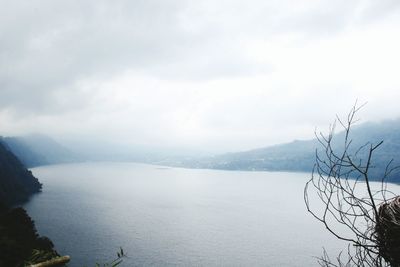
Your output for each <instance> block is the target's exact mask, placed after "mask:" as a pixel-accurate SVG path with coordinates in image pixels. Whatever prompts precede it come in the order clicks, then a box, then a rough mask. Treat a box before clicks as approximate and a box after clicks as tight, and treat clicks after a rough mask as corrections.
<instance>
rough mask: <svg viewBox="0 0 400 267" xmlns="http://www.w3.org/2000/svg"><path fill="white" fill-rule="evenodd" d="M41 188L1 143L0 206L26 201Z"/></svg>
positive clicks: (36, 180)
mask: <svg viewBox="0 0 400 267" xmlns="http://www.w3.org/2000/svg"><path fill="white" fill-rule="evenodd" d="M41 188H42V185H41V184H40V183H39V181H38V179H36V178H35V177H34V176H33V175H32V173H31V172H30V171H29V170H27V169H26V168H25V167H24V165H23V164H22V163H21V162H20V161H19V159H18V158H17V157H16V156H14V154H13V153H12V152H11V151H10V150H9V148H7V147H6V146H4V144H2V143H0V204H2V205H3V206H10V205H14V204H17V203H20V202H23V201H26V200H27V199H28V198H29V196H30V195H31V194H33V193H36V192H39V191H40V190H41Z"/></svg>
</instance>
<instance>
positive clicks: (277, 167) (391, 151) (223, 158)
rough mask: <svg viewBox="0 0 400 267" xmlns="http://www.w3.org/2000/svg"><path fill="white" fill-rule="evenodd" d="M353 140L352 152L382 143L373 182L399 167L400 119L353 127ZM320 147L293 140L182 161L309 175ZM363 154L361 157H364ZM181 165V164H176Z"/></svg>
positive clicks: (399, 177)
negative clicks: (371, 144)
mask: <svg viewBox="0 0 400 267" xmlns="http://www.w3.org/2000/svg"><path fill="white" fill-rule="evenodd" d="M342 137H343V133H338V134H337V135H336V136H335V137H334V140H333V146H336V147H337V149H339V150H340V149H343V148H341V147H340V145H341V144H337V143H335V140H342ZM350 138H351V139H352V140H354V141H353V143H352V144H351V147H350V152H352V153H353V154H355V152H356V150H357V149H358V148H360V147H362V146H363V145H365V144H367V143H378V142H380V141H382V140H383V141H384V142H383V144H382V145H381V146H380V147H379V149H377V150H376V151H375V153H374V157H373V159H372V168H371V169H370V176H371V179H372V180H380V179H381V175H382V174H383V173H384V171H385V168H386V165H387V163H388V162H390V161H391V160H393V162H392V166H397V165H400V120H393V121H384V122H381V123H364V124H361V125H359V126H354V128H353V132H352V135H351V136H350ZM317 147H320V146H319V144H318V141H317V140H316V139H313V140H305V141H294V142H291V143H287V144H281V145H275V146H270V147H266V148H260V149H254V150H249V151H244V152H238V153H228V154H223V155H217V156H214V157H205V158H202V159H192V160H187V161H184V162H182V163H181V164H179V165H181V166H184V167H190V168H209V169H223V170H260V171H263V170H266V171H304V172H310V171H311V170H312V167H313V165H314V162H315V151H316V149H317ZM363 153H365V152H363V151H360V152H359V154H358V156H359V157H360V158H363V157H364V156H365V155H363ZM177 165H178V164H177ZM388 181H391V182H395V183H400V173H399V172H393V173H392V175H391V176H390V177H389V178H388Z"/></svg>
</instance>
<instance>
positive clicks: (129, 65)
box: [0, 0, 400, 152]
mask: <svg viewBox="0 0 400 267" xmlns="http://www.w3.org/2000/svg"><path fill="white" fill-rule="evenodd" d="M0 3H1V8H0V135H21V134H27V133H30V132H41V133H45V134H48V135H50V136H53V137H55V138H59V139H63V138H64V139H65V138H92V137H93V138H97V139H99V140H100V139H104V140H117V141H118V142H121V143H127V144H140V145H151V146H159V147H181V148H192V149H202V150H208V151H214V152H222V151H234V150H242V149H248V148H254V147H259V146H266V145H270V144H274V143H279V142H287V141H291V140H293V139H304V138H311V137H312V136H313V131H314V128H315V127H322V128H323V127H325V126H326V125H328V124H329V123H330V122H331V121H332V119H333V118H334V116H335V114H345V113H346V112H347V111H348V110H349V109H350V107H351V106H352V104H353V103H354V101H355V100H356V99H358V100H359V102H366V101H368V105H367V106H366V107H365V108H364V110H363V111H362V114H361V117H362V119H363V120H364V121H367V120H381V119H392V118H398V117H400V108H399V104H398V103H399V99H400V75H399V64H400V49H399V47H400V1H397V0H379V1H372V0H359V1H357V0H354V1H353V0H335V1H321V0H306V1H298V0H293V1H290V0H276V1H274V0H246V1H244V0H242V1H239V0H230V1H226V0H202V1H189V0H187V1H183V0H182V1H181V0H129V1H128V0H126V1H124V0H120V1H103V0H93V1H90V0H84V1H83V0H75V1H74V0H68V1H53V0H47V1H45V0H43V1H35V0H30V1H25V0H24V1H19V0H13V1H1V0H0Z"/></svg>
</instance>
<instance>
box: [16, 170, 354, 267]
mask: <svg viewBox="0 0 400 267" xmlns="http://www.w3.org/2000/svg"><path fill="white" fill-rule="evenodd" d="M32 172H33V173H34V175H35V176H36V177H38V178H39V180H40V181H41V182H42V183H43V184H44V186H43V192H42V193H39V194H37V195H35V196H34V197H32V199H31V200H30V201H29V202H28V203H27V204H26V205H24V207H25V208H26V209H27V210H28V213H29V214H30V215H31V217H32V218H33V219H34V220H35V222H36V226H37V229H38V231H39V233H40V234H42V235H46V236H48V237H50V238H51V239H52V240H53V242H54V244H55V246H56V249H57V250H58V251H59V252H60V253H61V254H63V255H70V256H71V258H72V261H71V263H70V264H68V266H71V267H76V266H79V267H81V266H88V267H89V266H90V267H91V266H94V265H95V263H96V262H105V261H110V260H112V259H114V258H115V256H116V252H117V251H118V249H119V247H122V248H123V249H124V251H125V253H126V254H127V258H125V260H124V263H123V265H121V266H318V264H317V261H316V259H315V258H314V257H318V256H320V255H321V253H322V247H325V248H326V249H327V250H328V251H330V252H332V255H333V256H335V255H336V254H337V253H338V252H339V251H340V250H341V249H343V248H345V246H346V245H345V244H344V243H342V242H340V241H338V240H336V239H335V238H334V237H332V236H331V235H329V234H328V233H327V231H326V230H325V229H324V227H323V226H322V225H320V224H319V223H318V222H316V221H315V219H313V218H312V216H311V215H310V214H308V213H307V211H306V208H305V205H304V202H303V189H304V184H305V182H306V180H307V179H308V178H309V176H310V174H307V173H286V172H244V171H243V172H242V171H219V170H198V169H181V168H165V167H160V166H153V165H146V164H136V163H81V164H65V165H53V166H44V167H38V168H34V169H32Z"/></svg>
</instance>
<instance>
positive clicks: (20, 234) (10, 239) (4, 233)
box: [0, 208, 58, 266]
mask: <svg viewBox="0 0 400 267" xmlns="http://www.w3.org/2000/svg"><path fill="white" fill-rule="evenodd" d="M55 256H58V254H57V252H56V251H55V250H54V249H53V243H52V242H51V241H50V239H48V238H47V237H40V236H39V235H38V233H37V232H36V228H35V225H34V222H33V221H32V219H31V218H30V217H29V215H28V214H27V213H26V211H25V210H24V209H22V208H14V209H9V210H7V209H2V210H1V211H0V266H25V265H26V264H28V263H29V264H31V263H38V262H41V261H45V260H48V259H50V258H53V257H55Z"/></svg>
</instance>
